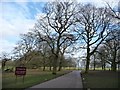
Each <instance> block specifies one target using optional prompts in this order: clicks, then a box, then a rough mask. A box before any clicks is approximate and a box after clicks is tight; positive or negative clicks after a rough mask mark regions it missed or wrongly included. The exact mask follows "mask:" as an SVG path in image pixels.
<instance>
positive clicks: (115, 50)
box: [104, 28, 120, 71]
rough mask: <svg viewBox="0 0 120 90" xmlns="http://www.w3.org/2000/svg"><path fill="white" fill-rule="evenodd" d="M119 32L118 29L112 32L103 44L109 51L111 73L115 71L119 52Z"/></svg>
mask: <svg viewBox="0 0 120 90" xmlns="http://www.w3.org/2000/svg"><path fill="white" fill-rule="evenodd" d="M119 35H120V30H119V28H118V29H117V30H112V32H111V33H110V35H109V37H108V38H107V39H106V42H105V43H104V44H105V45H106V46H105V47H106V48H107V50H108V51H109V54H110V61H111V69H112V70H113V71H116V65H117V62H118V60H117V56H118V54H119V50H120V36H119Z"/></svg>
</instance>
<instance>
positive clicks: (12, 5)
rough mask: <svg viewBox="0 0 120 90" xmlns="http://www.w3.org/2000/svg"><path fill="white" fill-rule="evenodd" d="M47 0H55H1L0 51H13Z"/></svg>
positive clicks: (98, 0) (99, 1) (113, 2)
mask: <svg viewBox="0 0 120 90" xmlns="http://www.w3.org/2000/svg"><path fill="white" fill-rule="evenodd" d="M47 1H53V0H0V53H1V52H3V51H5V52H8V53H11V51H12V49H13V47H14V46H15V44H16V43H17V41H18V40H19V39H20V37H19V34H22V33H26V32H28V31H29V29H30V28H32V27H33V26H34V23H35V22H36V19H37V16H38V15H40V14H42V7H43V6H44V3H45V2H47ZM68 1H69V0H68ZM77 1H80V2H83V3H86V2H91V3H93V4H95V5H97V6H103V5H104V4H105V3H104V1H107V2H109V3H110V4H111V5H112V6H115V5H117V2H118V1H119V0H77Z"/></svg>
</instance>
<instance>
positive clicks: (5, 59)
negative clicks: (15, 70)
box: [0, 52, 10, 70]
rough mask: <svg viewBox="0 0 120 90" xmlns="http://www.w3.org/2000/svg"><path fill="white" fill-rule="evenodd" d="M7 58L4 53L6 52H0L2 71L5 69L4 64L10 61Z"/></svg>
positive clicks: (6, 54)
mask: <svg viewBox="0 0 120 90" xmlns="http://www.w3.org/2000/svg"><path fill="white" fill-rule="evenodd" d="M8 56H9V54H8V53H6V52H2V54H1V57H0V58H1V60H2V70H4V69H5V66H6V63H7V61H9V60H10V59H9V58H8Z"/></svg>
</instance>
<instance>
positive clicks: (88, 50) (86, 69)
mask: <svg viewBox="0 0 120 90" xmlns="http://www.w3.org/2000/svg"><path fill="white" fill-rule="evenodd" d="M86 59H87V61H86V68H85V73H88V71H89V64H90V48H89V47H88V48H87V58H86Z"/></svg>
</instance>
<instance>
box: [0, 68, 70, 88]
mask: <svg viewBox="0 0 120 90" xmlns="http://www.w3.org/2000/svg"><path fill="white" fill-rule="evenodd" d="M68 72H70V71H68V70H67V71H60V72H57V75H53V74H52V73H51V72H50V71H44V72H43V71H40V70H27V74H26V76H25V78H24V83H23V78H22V77H18V78H17V82H16V76H15V75H14V73H3V75H2V88H8V89H10V88H13V89H14V88H28V87H31V86H33V85H36V84H39V83H42V82H45V81H47V80H50V79H53V78H56V77H58V76H61V75H63V74H65V73H68ZM10 90H11V89H10Z"/></svg>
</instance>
